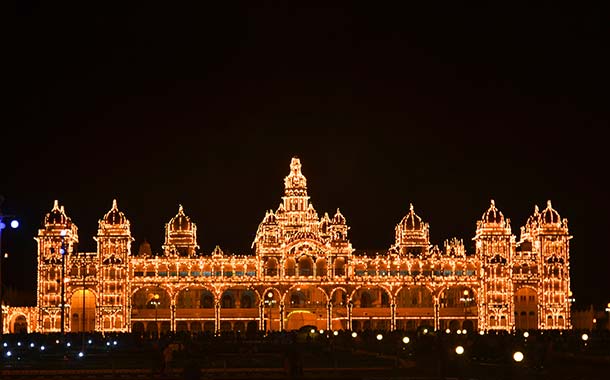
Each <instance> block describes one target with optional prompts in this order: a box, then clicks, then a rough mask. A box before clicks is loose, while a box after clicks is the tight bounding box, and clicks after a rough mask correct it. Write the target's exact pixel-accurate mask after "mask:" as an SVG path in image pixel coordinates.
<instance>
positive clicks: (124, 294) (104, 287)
mask: <svg viewBox="0 0 610 380" xmlns="http://www.w3.org/2000/svg"><path fill="white" fill-rule="evenodd" d="M133 240H134V239H133V237H132V236H131V229H130V224H129V220H127V218H126V217H125V214H124V213H123V212H122V211H120V210H119V208H118V206H117V201H116V199H113V200H112V208H111V209H110V210H109V211H108V212H107V213H106V214H105V215H104V217H103V218H102V219H101V220H99V221H98V230H97V236H96V237H95V241H96V242H97V260H98V263H97V265H98V268H99V272H98V273H97V278H98V279H99V284H100V285H99V289H98V299H97V301H98V304H99V306H100V307H98V308H96V310H98V318H97V322H98V327H97V329H98V330H101V331H107V332H111V331H114V332H125V331H128V326H129V319H130V312H129V307H128V304H129V303H128V299H129V293H128V291H129V287H128V280H129V258H130V256H131V243H132V242H133ZM86 275H87V276H90V275H92V274H91V273H87V274H86Z"/></svg>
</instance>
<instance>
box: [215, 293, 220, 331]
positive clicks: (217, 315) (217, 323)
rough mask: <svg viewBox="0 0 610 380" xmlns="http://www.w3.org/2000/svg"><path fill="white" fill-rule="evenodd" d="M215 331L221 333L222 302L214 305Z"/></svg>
mask: <svg viewBox="0 0 610 380" xmlns="http://www.w3.org/2000/svg"><path fill="white" fill-rule="evenodd" d="M214 330H215V331H216V333H218V332H219V331H220V301H216V302H215V303H214Z"/></svg>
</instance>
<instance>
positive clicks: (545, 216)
mask: <svg viewBox="0 0 610 380" xmlns="http://www.w3.org/2000/svg"><path fill="white" fill-rule="evenodd" d="M540 223H541V224H557V223H561V217H560V216H559V213H558V212H557V211H555V210H554V209H553V207H552V206H551V201H547V202H546V208H545V209H544V210H543V211H542V213H540Z"/></svg>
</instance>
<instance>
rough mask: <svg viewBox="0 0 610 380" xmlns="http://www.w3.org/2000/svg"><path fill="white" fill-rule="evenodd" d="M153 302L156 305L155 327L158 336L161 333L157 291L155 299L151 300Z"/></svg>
mask: <svg viewBox="0 0 610 380" xmlns="http://www.w3.org/2000/svg"><path fill="white" fill-rule="evenodd" d="M150 303H151V304H153V305H155V327H156V328H157V336H158V335H159V323H158V322H157V320H158V319H157V316H158V314H157V310H158V309H159V294H157V293H155V294H154V295H153V299H152V301H150Z"/></svg>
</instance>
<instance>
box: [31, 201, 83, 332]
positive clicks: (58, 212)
mask: <svg viewBox="0 0 610 380" xmlns="http://www.w3.org/2000/svg"><path fill="white" fill-rule="evenodd" d="M34 240H36V242H37V243H38V281H37V293H36V298H37V300H36V302H37V305H38V326H39V329H40V332H44V333H48V332H59V331H68V329H69V326H68V315H69V309H68V308H67V307H66V303H67V301H68V300H67V292H66V288H65V283H66V282H65V281H64V280H65V279H66V278H69V276H68V272H67V268H68V267H69V262H70V258H71V257H72V255H73V254H74V253H75V252H76V247H77V245H78V228H77V227H76V225H75V224H74V223H72V220H71V219H70V217H68V216H67V215H66V212H65V210H64V206H60V205H59V202H58V201H57V200H56V201H55V202H54V204H53V208H52V209H51V211H50V212H49V213H47V214H46V215H45V218H44V222H43V225H42V228H41V229H39V230H38V236H36V237H35V238H34ZM62 305H63V306H62ZM62 323H63V328H62Z"/></svg>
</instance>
